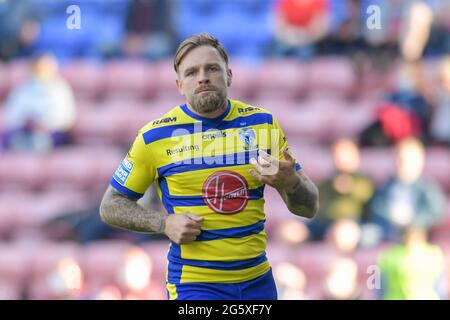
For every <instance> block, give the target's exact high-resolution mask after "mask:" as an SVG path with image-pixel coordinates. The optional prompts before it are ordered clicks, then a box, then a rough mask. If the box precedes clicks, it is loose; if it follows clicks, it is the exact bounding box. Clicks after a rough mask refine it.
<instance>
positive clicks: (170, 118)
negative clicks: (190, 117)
mask: <svg viewBox="0 0 450 320" xmlns="http://www.w3.org/2000/svg"><path fill="white" fill-rule="evenodd" d="M186 120H187V119H186V116H185V115H184V113H183V112H182V111H181V108H180V106H179V105H178V106H176V107H174V108H172V109H170V110H169V111H168V112H166V113H164V114H163V115H161V116H160V117H158V118H154V119H152V120H151V121H149V122H147V123H146V124H145V125H144V126H143V127H142V128H141V129H140V130H139V132H140V133H145V132H148V131H151V130H153V129H157V128H163V127H167V126H172V125H176V124H181V123H184V122H185V121H186Z"/></svg>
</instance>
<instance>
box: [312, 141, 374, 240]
mask: <svg viewBox="0 0 450 320" xmlns="http://www.w3.org/2000/svg"><path fill="white" fill-rule="evenodd" d="M332 151H333V160H334V165H335V168H336V172H335V173H334V174H333V175H332V176H330V177H329V178H328V179H326V180H325V181H323V182H322V183H321V184H320V185H319V194H320V209H319V210H320V213H319V214H318V215H317V216H316V217H315V218H314V219H313V220H312V221H311V222H309V223H308V228H309V231H310V233H311V239H313V240H322V239H323V237H324V235H325V233H326V232H327V229H328V228H329V226H331V225H332V224H333V223H334V222H335V221H338V220H340V219H344V218H346V219H353V220H355V221H357V222H359V221H360V220H361V218H362V215H363V214H364V211H365V206H366V204H367V202H368V200H369V199H370V198H371V197H372V195H373V191H374V189H375V186H374V183H373V181H372V180H371V179H370V178H369V177H367V176H365V175H363V174H362V173H360V172H359V171H358V170H359V166H360V154H359V149H358V146H357V145H356V144H355V143H354V142H353V141H351V140H348V139H342V140H338V141H336V142H335V143H334V145H333V147H332Z"/></svg>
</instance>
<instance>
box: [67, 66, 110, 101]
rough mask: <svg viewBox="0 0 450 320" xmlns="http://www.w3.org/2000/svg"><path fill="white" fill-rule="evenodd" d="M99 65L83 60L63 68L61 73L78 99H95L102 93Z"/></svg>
mask: <svg viewBox="0 0 450 320" xmlns="http://www.w3.org/2000/svg"><path fill="white" fill-rule="evenodd" d="M102 72H103V68H102V66H100V65H97V64H94V63H92V62H86V61H83V60H79V61H73V62H71V63H70V64H68V65H66V66H64V67H63V68H62V70H61V73H62V75H63V77H64V78H66V79H67V81H68V82H69V84H70V85H71V87H72V89H73V91H74V94H75V95H76V96H77V97H79V98H85V99H97V98H99V97H101V96H102V95H103V93H104V85H105V81H104V75H102Z"/></svg>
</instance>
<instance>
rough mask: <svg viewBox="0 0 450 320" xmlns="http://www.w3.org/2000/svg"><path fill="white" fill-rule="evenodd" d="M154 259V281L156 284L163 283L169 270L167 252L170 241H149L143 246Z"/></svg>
mask: <svg viewBox="0 0 450 320" xmlns="http://www.w3.org/2000/svg"><path fill="white" fill-rule="evenodd" d="M141 247H142V248H143V249H144V250H145V252H147V254H148V255H149V256H150V258H151V259H152V268H153V269H152V279H153V280H154V281H155V282H161V280H162V279H165V274H166V269H167V250H168V249H169V241H168V240H167V241H164V240H161V241H156V240H155V241H149V242H147V243H144V244H142V245H141Z"/></svg>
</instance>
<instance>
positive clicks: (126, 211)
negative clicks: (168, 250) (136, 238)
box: [100, 187, 167, 233]
mask: <svg viewBox="0 0 450 320" xmlns="http://www.w3.org/2000/svg"><path fill="white" fill-rule="evenodd" d="M100 216H101V217H102V220H103V221H104V222H106V223H108V224H110V225H112V226H115V227H118V228H123V229H127V230H131V231H137V232H158V233H162V232H164V228H165V219H166V217H167V214H166V213H164V212H158V211H150V210H148V209H145V208H143V207H141V206H140V205H139V204H137V202H136V201H133V200H131V199H128V198H126V197H124V196H123V195H121V194H120V193H119V192H117V191H116V190H114V189H112V188H111V187H109V189H108V191H107V193H106V194H105V196H104V198H103V200H102V203H101V205H100Z"/></svg>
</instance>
